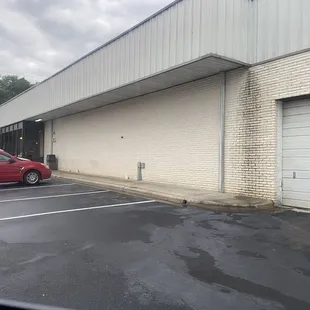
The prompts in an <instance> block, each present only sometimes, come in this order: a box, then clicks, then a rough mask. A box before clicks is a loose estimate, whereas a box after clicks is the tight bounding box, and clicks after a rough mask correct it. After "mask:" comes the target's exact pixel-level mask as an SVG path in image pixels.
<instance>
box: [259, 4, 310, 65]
mask: <svg viewBox="0 0 310 310" xmlns="http://www.w3.org/2000/svg"><path fill="white" fill-rule="evenodd" d="M254 5H255V10H256V14H257V24H256V28H257V29H256V31H255V32H256V33H257V45H256V57H255V58H254V62H259V61H264V60H267V59H270V58H273V57H278V56H281V55H285V54H288V53H291V52H296V51H298V50H302V49H305V48H309V47H310V36H309V30H310V18H309V12H310V1H309V0H272V1H270V0H259V1H257V0H256V1H255V4H254Z"/></svg>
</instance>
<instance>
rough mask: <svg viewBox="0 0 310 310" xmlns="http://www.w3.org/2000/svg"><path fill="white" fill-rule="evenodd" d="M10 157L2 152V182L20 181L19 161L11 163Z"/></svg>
mask: <svg viewBox="0 0 310 310" xmlns="http://www.w3.org/2000/svg"><path fill="white" fill-rule="evenodd" d="M10 159H11V157H9V156H7V155H6V154H3V153H1V152H0V182H16V181H20V167H19V166H20V165H19V164H18V163H17V162H13V163H10V162H9V160H10Z"/></svg>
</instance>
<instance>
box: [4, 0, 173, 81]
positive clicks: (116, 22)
mask: <svg viewBox="0 0 310 310" xmlns="http://www.w3.org/2000/svg"><path fill="white" fill-rule="evenodd" d="M170 2H172V0H0V12H1V18H0V75H4V74H17V75H21V76H25V77H26V78H28V79H29V80H32V81H40V80H42V79H44V78H46V77H48V76H49V75H51V74H53V73H55V72H56V71H58V70H59V69H61V68H62V67H64V66H66V65H68V64H69V63H70V62H72V61H74V60H76V59H77V58H78V57H80V56H83V55H84V54H86V53H87V52H89V51H91V50H93V49H94V48H96V47H98V46H99V45H101V44H103V43H105V42H106V41H108V40H109V39H111V38H113V37H115V36H116V35H117V34H119V33H121V32H123V31H125V30H126V29H128V28H129V27H131V26H133V25H135V24H136V23H138V22H140V21H141V20H143V19H144V18H146V17H148V16H149V15H151V14H152V13H154V12H156V11H157V10H159V9H161V8H163V7H164V6H165V5H167V4H169V3H170Z"/></svg>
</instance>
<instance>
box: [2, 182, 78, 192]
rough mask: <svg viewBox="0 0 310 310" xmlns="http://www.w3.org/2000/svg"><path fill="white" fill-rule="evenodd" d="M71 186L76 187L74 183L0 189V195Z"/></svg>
mask: <svg viewBox="0 0 310 310" xmlns="http://www.w3.org/2000/svg"><path fill="white" fill-rule="evenodd" d="M71 185H76V183H68V184H54V185H40V186H30V187H16V188H5V189H0V193H1V192H8V191H17V190H25V189H37V188H49V187H56V186H71Z"/></svg>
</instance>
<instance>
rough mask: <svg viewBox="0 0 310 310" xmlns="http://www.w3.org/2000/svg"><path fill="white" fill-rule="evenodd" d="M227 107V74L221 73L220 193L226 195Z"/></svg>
mask: <svg viewBox="0 0 310 310" xmlns="http://www.w3.org/2000/svg"><path fill="white" fill-rule="evenodd" d="M225 105H226V72H223V73H221V86H220V128H219V172H218V173H219V180H218V183H219V189H218V190H219V192H220V193H224V177H225V172H224V149H225Z"/></svg>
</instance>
